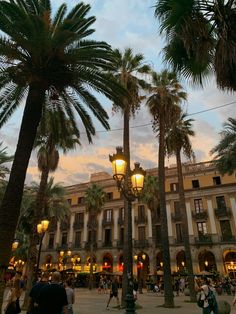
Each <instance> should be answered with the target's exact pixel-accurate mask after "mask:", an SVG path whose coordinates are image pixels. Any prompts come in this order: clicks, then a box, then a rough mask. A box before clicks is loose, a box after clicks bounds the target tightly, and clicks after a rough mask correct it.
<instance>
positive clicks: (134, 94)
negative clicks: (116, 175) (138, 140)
mask: <svg viewBox="0 0 236 314" xmlns="http://www.w3.org/2000/svg"><path fill="white" fill-rule="evenodd" d="M114 55H115V58H116V66H115V69H114V72H113V76H114V77H115V79H116V80H117V82H118V83H120V84H121V85H122V86H123V87H124V88H125V89H126V90H127V91H128V93H129V97H127V96H126V97H123V98H122V99H121V104H122V106H120V103H116V102H115V103H114V106H113V109H114V111H120V110H121V111H122V114H123V117H124V120H123V123H124V129H123V146H124V155H125V158H126V161H127V171H126V178H125V186H127V183H128V180H129V179H128V178H129V176H130V145H129V137H130V136H129V120H130V117H131V116H134V115H135V113H136V112H137V110H138V109H139V107H140V104H141V101H142V99H143V98H144V97H142V96H141V95H140V89H146V88H147V87H148V84H147V83H146V81H145V80H143V79H141V77H140V76H141V75H143V74H147V73H149V72H150V67H149V66H148V65H147V64H145V63H144V56H143V55H142V54H133V51H132V49H131V48H126V49H125V51H124V53H122V52H121V51H120V50H119V49H116V50H115V51H114ZM124 213H125V214H124V246H123V256H124V270H123V282H122V305H124V304H125V297H126V295H127V294H128V292H130V294H131V295H133V289H132V285H131V284H130V283H129V282H128V280H129V279H128V274H129V278H130V281H131V282H132V279H133V276H132V274H133V267H132V263H133V254H132V217H131V215H132V203H131V201H130V200H128V199H126V198H125V199H124Z"/></svg>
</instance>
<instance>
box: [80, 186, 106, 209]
mask: <svg viewBox="0 0 236 314" xmlns="http://www.w3.org/2000/svg"><path fill="white" fill-rule="evenodd" d="M106 198H107V195H106V193H105V192H104V190H103V188H102V187H101V186H99V185H98V184H96V183H93V184H92V185H91V186H90V187H89V188H88V189H87V190H86V192H85V198H84V201H85V208H86V210H87V211H88V212H89V213H90V214H92V215H93V214H95V215H96V214H97V213H99V212H100V211H101V209H102V206H103V205H104V204H105V202H106Z"/></svg>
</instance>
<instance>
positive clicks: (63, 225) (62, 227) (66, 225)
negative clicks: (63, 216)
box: [61, 221, 70, 231]
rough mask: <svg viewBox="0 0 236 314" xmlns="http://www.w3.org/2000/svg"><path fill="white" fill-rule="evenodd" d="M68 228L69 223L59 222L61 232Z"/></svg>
mask: <svg viewBox="0 0 236 314" xmlns="http://www.w3.org/2000/svg"><path fill="white" fill-rule="evenodd" d="M69 228H70V223H69V222H68V221H62V222H61V231H67V230H68V229H69Z"/></svg>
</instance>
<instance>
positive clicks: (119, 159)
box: [109, 147, 146, 313]
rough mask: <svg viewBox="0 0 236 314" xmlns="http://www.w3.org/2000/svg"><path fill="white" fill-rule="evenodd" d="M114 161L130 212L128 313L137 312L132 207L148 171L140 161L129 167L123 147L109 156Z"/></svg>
mask: <svg viewBox="0 0 236 314" xmlns="http://www.w3.org/2000/svg"><path fill="white" fill-rule="evenodd" d="M109 159H110V161H111V163H112V171H113V178H114V180H115V181H116V183H117V187H118V190H119V191H120V192H121V193H122V195H123V196H124V197H125V199H126V200H127V201H128V202H129V204H130V206H129V210H128V211H129V213H128V215H127V224H126V225H125V227H126V228H127V229H128V230H127V234H128V235H129V239H125V242H124V254H127V256H126V257H127V261H126V263H125V265H124V266H125V271H126V274H127V278H128V290H127V295H126V299H125V300H126V313H135V300H134V296H133V245H132V221H131V208H132V202H133V201H134V200H135V199H136V198H138V197H139V195H140V194H141V192H142V190H143V184H144V177H145V174H146V172H145V171H144V170H143V169H142V168H141V167H140V164H139V163H135V165H134V166H135V167H134V170H133V171H130V170H129V169H128V167H127V164H128V161H127V160H126V158H125V156H124V153H123V150H122V147H117V148H116V154H113V155H112V156H111V155H110V156H109Z"/></svg>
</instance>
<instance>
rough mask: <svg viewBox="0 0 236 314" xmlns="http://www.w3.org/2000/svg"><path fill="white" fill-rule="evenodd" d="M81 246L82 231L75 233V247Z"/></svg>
mask: <svg viewBox="0 0 236 314" xmlns="http://www.w3.org/2000/svg"><path fill="white" fill-rule="evenodd" d="M80 246H81V231H77V232H76V233H75V247H80Z"/></svg>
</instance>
